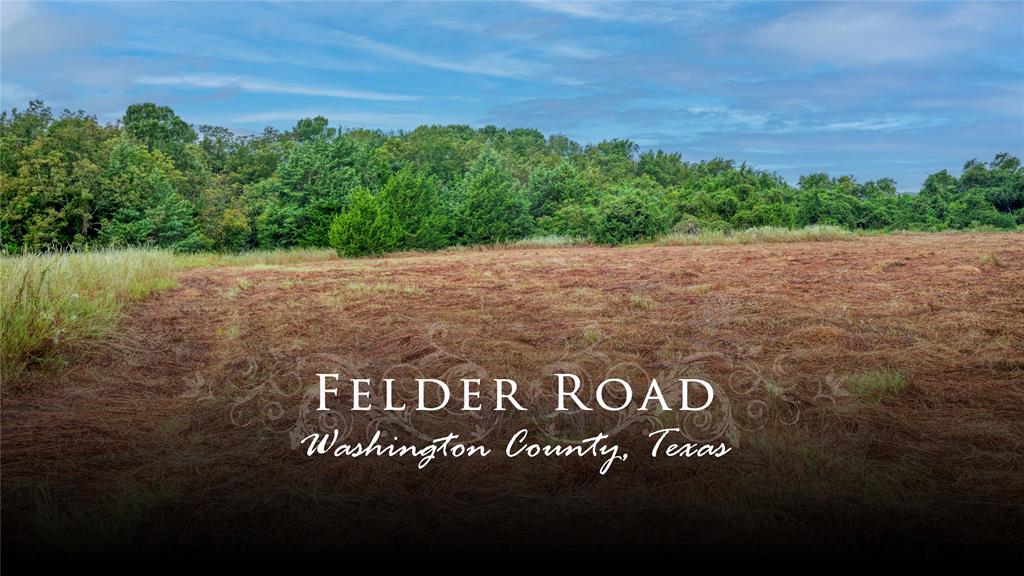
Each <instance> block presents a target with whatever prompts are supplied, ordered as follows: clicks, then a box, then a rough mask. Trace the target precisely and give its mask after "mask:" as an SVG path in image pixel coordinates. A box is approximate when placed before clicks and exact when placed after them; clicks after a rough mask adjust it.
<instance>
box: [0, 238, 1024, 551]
mask: <svg viewBox="0 0 1024 576" xmlns="http://www.w3.org/2000/svg"><path fill="white" fill-rule="evenodd" d="M556 367H563V368H564V367H571V368H572V369H573V370H574V371H575V372H576V373H579V374H585V375H587V376H588V378H589V380H590V382H591V383H592V382H594V381H596V380H599V379H601V378H603V377H605V376H608V375H616V376H629V377H630V378H633V379H635V380H636V381H637V382H641V381H644V379H647V381H649V378H650V377H659V379H661V378H666V377H671V376H672V375H686V376H691V377H696V378H705V379H707V380H709V381H711V382H712V383H714V384H715V385H716V389H718V390H720V393H721V396H720V401H719V402H718V403H716V405H715V406H714V407H713V409H712V410H711V411H710V412H709V413H708V414H706V415H705V416H706V418H703V419H702V418H700V417H696V416H694V415H691V416H690V417H684V416H683V415H681V414H682V413H679V414H677V413H661V414H655V415H653V416H650V417H640V416H636V415H635V414H633V415H622V414H609V413H602V412H597V411H595V412H594V413H588V414H583V415H577V416H565V417H559V418H554V419H552V418H550V417H549V416H547V411H546V409H545V408H544V407H545V403H546V402H547V401H548V400H549V398H548V394H549V391H550V390H551V389H552V387H553V383H552V380H551V378H550V375H551V374H552V373H553V370H554V369H555V368H556ZM318 372H339V373H342V374H343V378H344V377H345V375H350V376H352V377H357V376H361V377H369V378H374V379H376V378H380V377H383V376H388V375H390V376H394V377H399V378H401V377H403V376H408V375H413V374H416V375H421V376H423V377H442V376H444V377H447V378H453V379H454V378H457V377H461V376H464V375H478V376H484V377H509V378H514V379H516V380H517V381H518V382H520V384H521V385H523V386H525V387H526V388H527V389H528V393H529V394H532V395H533V398H534V399H535V402H534V403H533V404H532V405H533V406H536V407H537V408H536V409H534V410H531V411H530V412H526V413H510V414H506V415H504V416H503V417H501V418H497V417H495V416H494V413H493V412H492V413H488V412H485V413H483V414H480V415H477V416H475V417H471V416H466V415H465V414H463V413H455V412H452V413H447V412H439V413H429V414H412V415H406V416H404V417H397V416H394V415H388V414H384V413H381V412H370V413H365V414H358V415H355V414H353V413H348V412H346V413H344V414H341V415H340V416H339V418H338V421H337V422H336V424H337V425H338V427H339V428H341V429H342V430H343V431H348V432H349V438H350V440H365V439H366V437H367V433H368V431H371V430H376V429H378V428H379V429H383V430H387V431H390V432H393V433H395V435H400V436H402V437H403V438H405V439H410V440H415V439H421V438H429V437H431V436H432V435H434V434H437V435H440V434H444V433H447V432H449V431H455V432H459V433H460V434H463V435H465V436H466V437H474V436H475V435H476V436H480V437H481V439H480V442H481V443H483V444H486V445H493V446H495V447H496V448H497V451H498V452H500V448H501V447H502V446H503V441H504V440H506V439H507V438H508V436H509V434H511V433H512V432H514V431H515V430H517V429H518V428H520V427H526V428H530V429H531V430H533V431H536V433H537V434H538V436H540V435H542V434H547V436H546V437H547V438H548V439H549V440H550V439H555V438H567V439H572V438H580V437H582V436H583V435H585V434H587V433H591V432H595V431H602V430H603V431H609V430H619V431H620V432H619V433H618V434H617V435H616V436H615V440H616V441H618V442H620V443H622V444H623V445H624V446H630V447H634V448H633V449H631V451H630V453H631V457H630V459H629V460H628V461H626V462H620V463H616V464H615V465H614V466H613V467H612V469H611V471H610V472H609V473H608V474H606V475H603V476H602V475H599V474H598V473H597V467H598V464H597V463H596V461H590V460H587V459H568V458H566V459H536V460H525V459H510V458H504V457H502V456H501V455H500V454H497V455H495V456H492V457H489V458H483V459H449V460H438V461H435V462H433V463H431V464H430V465H428V466H427V467H426V468H425V469H423V470H418V469H417V468H416V464H415V461H414V460H411V459H385V458H378V459H372V460H370V459H366V460H357V459H346V458H325V457H317V458H308V457H306V456H305V454H304V453H303V452H302V451H301V450H299V449H296V447H295V444H294V439H295V437H296V434H297V433H298V432H300V431H301V430H305V429H307V428H308V426H310V425H311V422H310V419H311V418H312V416H311V413H310V411H309V408H310V407H311V401H312V400H311V397H310V395H309V393H310V390H311V389H313V390H315V388H316V382H317V380H316V376H315V375H316V373H318ZM5 388H6V390H5V392H4V395H3V398H2V400H3V424H2V465H3V483H4V491H3V511H4V512H3V513H4V517H5V518H4V523H5V534H4V538H5V539H7V540H8V542H9V543H11V542H13V543H14V544H16V545H18V546H22V547H23V549H24V550H36V549H44V547H49V548H46V549H48V550H53V549H54V548H52V547H54V546H56V547H57V549H61V547H63V548H65V549H69V550H79V551H83V550H84V551H86V552H88V553H89V554H95V555H103V554H105V553H107V551H110V553H113V551H114V550H120V552H119V553H122V554H123V553H124V550H125V549H126V548H124V545H125V544H126V543H130V544H131V547H129V548H128V549H131V550H146V549H154V548H160V547H161V546H163V545H164V544H166V543H167V542H188V541H191V540H190V539H194V540H195V541H201V540H205V541H209V539H210V538H218V539H220V540H219V541H222V542H223V543H224V545H225V546H227V547H228V548H230V547H231V546H232V545H235V546H238V547H239V548H240V547H242V546H243V545H244V543H246V542H248V541H249V540H248V538H250V537H251V536H252V534H253V533H256V532H258V533H260V534H261V537H264V536H265V537H267V538H271V539H272V541H273V542H274V543H275V544H277V545H281V546H292V545H294V546H298V547H302V546H311V544H310V542H313V541H316V539H317V537H318V536H319V537H322V538H323V539H325V540H329V541H330V542H332V543H333V546H335V547H336V548H339V549H343V548H345V547H355V546H365V545H372V544H381V543H382V542H385V541H386V542H388V543H389V545H391V546H394V547H395V548H396V549H398V548H402V547H406V548H410V549H414V548H426V547H429V546H432V545H434V544H436V543H437V542H447V543H449V544H452V543H456V542H459V541H464V540H465V539H472V540H473V541H480V542H487V541H494V542H510V541H515V542H516V543H517V544H521V545H528V546H533V547H534V548H535V549H536V548H545V547H550V548H557V549H560V550H561V549H575V548H580V547H583V546H585V545H586V544H587V543H593V542H596V541H600V540H601V538H602V537H607V536H608V535H609V534H610V533H611V532H609V531H610V530H611V531H612V532H613V533H614V537H615V538H616V539H617V540H616V541H617V542H619V543H620V544H621V547H620V548H616V549H615V551H614V553H615V554H628V553H632V552H633V551H641V550H650V549H655V547H657V546H678V543H679V542H681V541H682V540H680V538H685V539H687V540H686V542H689V543H691V544H694V546H695V547H699V546H706V548H703V549H705V550H713V549H715V547H716V546H732V545H743V546H745V548H744V549H745V550H747V551H749V552H756V553H759V554H763V555H771V554H773V553H774V552H775V551H777V550H782V549H789V548H794V549H797V548H806V550H807V553H808V554H814V553H815V551H819V552H820V551H825V550H829V551H840V552H843V551H845V552H851V553H855V552H857V551H858V550H866V549H871V550H874V551H876V552H878V553H879V554H882V553H896V554H900V555H904V556H908V557H919V556H920V557H926V556H928V555H929V554H932V553H934V551H935V550H945V551H949V550H950V547H954V548H955V547H956V546H962V547H966V546H975V545H977V544H978V543H984V544H985V545H990V546H993V547H995V548H998V549H1000V550H1015V551H1017V552H1018V553H1019V552H1020V550H1021V546H1022V538H1024V531H1022V530H1021V528H1022V525H1024V504H1022V503H1024V235H1021V234H933V235H900V236H879V237H864V238H858V239H855V240H852V241H841V242H797V243H790V244H751V245H740V246H662V247H652V246H643V247H630V248H597V247H571V248H554V249H543V250H539V249H538V250H535V249H516V248H507V249H495V250H484V251H465V252H453V253H447V254H428V255H402V256H397V257H390V258H378V259H362V260H331V261H326V262H307V263H299V264H281V265H263V264H260V265H250V266H221V267H210V268H195V269H190V270H186V271H184V272H182V273H180V275H179V278H178V286H177V287H176V288H173V289H170V290H166V291H163V292H160V293H158V294H156V295H154V296H151V297H149V298H148V299H146V300H144V301H142V302H140V303H137V304H134V305H132V306H131V307H130V308H129V309H128V315H127V317H126V319H124V320H123V321H122V322H121V324H120V325H119V327H118V329H117V331H116V333H115V334H114V335H112V336H110V337H108V338H106V339H105V340H104V341H102V342H100V343H94V344H92V345H91V347H90V350H89V352H88V353H87V354H81V355H80V356H78V357H77V359H76V360H75V361H74V362H72V363H70V364H69V365H67V366H64V367H58V368H47V369H35V370H28V371H27V372H26V373H24V374H23V375H22V376H21V377H20V378H19V381H18V382H15V383H7V385H6V386H5ZM548 408H550V407H548ZM666 425H668V426H678V427H680V428H681V429H683V430H686V431H688V433H689V434H690V435H691V436H693V437H702V438H707V439H708V440H711V439H715V440H716V441H718V440H721V441H726V442H728V443H729V444H730V445H731V446H733V451H732V452H731V453H730V454H729V455H728V456H726V457H724V458H721V459H718V460H713V461H712V460H700V459H681V458H676V459H672V458H664V457H662V458H654V459H652V458H648V457H646V456H645V454H644V452H645V450H646V449H645V448H644V447H645V446H647V445H648V442H647V441H646V436H645V433H646V431H649V430H651V429H652V428H661V427H665V426H666ZM837 526H842V527H843V530H841V531H838V530H836V527H837ZM574 547H575V548H574ZM609 553H612V552H611V551H609Z"/></svg>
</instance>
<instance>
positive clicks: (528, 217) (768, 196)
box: [0, 101, 1024, 255]
mask: <svg viewBox="0 0 1024 576" xmlns="http://www.w3.org/2000/svg"><path fill="white" fill-rule="evenodd" d="M0 177H2V197H0V243H2V246H3V249H4V250H5V251H8V252H20V251H22V250H45V249H50V248H58V247H87V246H123V245H153V246H160V247H167V248H172V249H175V250H181V251H195V250H225V251H237V250H248V249H255V248H282V247H291V246H303V247H322V246H334V247H335V248H337V249H338V251H339V253H342V254H348V255H360V254H374V253H383V252H388V251H393V250H404V249H419V250H430V249H437V248H441V247H445V246H450V245H457V244H478V243H493V242H503V241H510V240H515V239H518V238H522V237H525V236H528V235H531V234H559V235H568V236H576V237H586V238H590V239H591V240H593V241H595V242H600V243H607V244H617V243H622V242H629V241H633V240H638V239H644V238H652V237H655V236H657V235H660V234H664V233H667V232H670V231H677V232H697V231H701V230H729V229H734V228H749V227H755V226H781V227H802V226H806V225H811V224H835V225H839V226H843V227H846V228H850V229H884V230H890V229H905V230H944V229H965V228H976V227H995V228H1013V227H1015V226H1017V225H1019V224H1022V223H1024V169H1022V167H1021V163H1020V161H1019V160H1018V159H1017V158H1015V157H1013V156H1010V155H1008V154H1000V155H998V156H996V157H995V158H994V159H993V160H992V161H991V162H988V163H985V162H979V161H976V160H972V161H970V162H968V163H967V164H965V165H964V169H963V171H962V173H961V174H960V175H959V176H955V175H953V174H950V173H948V172H947V171H945V170H944V171H941V172H938V173H936V174H932V175H931V176H929V177H928V179H927V180H926V181H925V183H924V185H923V186H922V188H921V190H920V191H919V192H918V193H917V194H900V193H897V190H896V186H895V183H894V182H893V181H892V180H891V179H885V178H883V179H881V180H875V181H869V182H863V183H861V182H857V181H856V180H855V179H854V178H852V177H850V176H840V177H833V176H830V175H828V174H824V173H821V174H809V175H807V176H803V177H801V178H800V180H799V183H798V185H797V186H795V187H794V186H791V185H789V184H788V183H786V181H784V180H783V179H782V178H781V177H779V176H778V175H776V174H773V173H770V172H764V171H759V170H755V169H753V168H751V167H749V166H747V165H745V164H741V165H736V164H735V163H734V162H733V161H731V160H724V159H714V160H710V161H705V162H684V161H683V160H682V158H681V157H680V155H679V154H676V153H666V152H662V151H660V150H658V151H650V152H641V151H640V150H639V148H638V146H637V145H636V144H635V143H634V142H631V141H629V140H609V141H604V142H600V143H598V144H593V145H586V146H583V145H580V144H578V143H576V142H574V141H572V140H570V139H569V138H567V137H565V136H561V135H553V136H548V137H545V136H544V135H543V134H541V133H540V132H538V131H537V130H530V129H512V130H506V129H502V128H496V127H494V126H487V127H485V128H481V129H473V128H471V127H469V126H462V125H453V126H420V127H419V128H416V129H415V130H412V131H410V132H396V133H389V132H381V131H371V130H339V129H336V128H332V127H331V126H330V125H329V123H328V121H327V119H325V118H321V117H317V118H306V119H302V120H299V121H298V122H297V123H296V125H295V127H294V128H293V129H291V130H288V131H278V130H274V129H272V128H267V129H266V130H264V131H263V133H261V134H259V135H255V136H253V135H248V136H241V135H236V134H234V133H232V132H231V131H230V130H228V129H226V128H221V127H217V126H199V127H198V128H195V127H193V126H191V125H189V124H188V123H186V122H185V121H183V120H182V119H181V118H179V117H178V116H177V115H176V114H175V113H174V112H173V111H172V110H171V109H170V108H167V107H162V106H157V105H155V104H137V105H132V106H129V107H128V110H127V111H126V112H125V115H124V117H123V118H122V119H121V120H120V121H119V122H118V123H116V124H110V125H102V124H100V123H98V122H97V121H96V119H95V117H92V116H89V115H86V114H85V113H83V112H69V111H65V112H64V113H63V114H61V115H60V116H59V117H56V116H54V114H53V112H52V111H51V110H50V109H49V108H47V107H46V106H45V105H44V104H43V103H42V102H39V101H35V102H32V103H31V104H30V106H29V107H28V109H27V110H23V111H19V110H17V109H15V110H11V111H10V112H7V111H4V112H3V113H2V115H0Z"/></svg>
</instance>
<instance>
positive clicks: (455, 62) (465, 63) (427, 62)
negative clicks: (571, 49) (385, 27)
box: [333, 31, 545, 78]
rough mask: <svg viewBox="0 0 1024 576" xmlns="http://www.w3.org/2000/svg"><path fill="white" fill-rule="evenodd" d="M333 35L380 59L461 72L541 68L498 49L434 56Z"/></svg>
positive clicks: (513, 73)
mask: <svg viewBox="0 0 1024 576" xmlns="http://www.w3.org/2000/svg"><path fill="white" fill-rule="evenodd" d="M333 37H334V38H336V39H338V40H340V41H342V42H343V43H344V44H346V45H347V46H349V47H353V48H357V49H359V50H363V51H365V52H369V53H371V54H374V55H376V56H380V57H383V58H388V59H391V60H396V61H398V62H404V63H407V64H415V65H417V66H425V67H427V68H435V69H438V70H448V71H451V72H461V73H464V74H479V75H484V76H498V77H504V78H517V77H525V76H532V75H535V74H536V73H538V72H539V71H540V70H541V69H542V68H545V67H543V66H538V65H537V64H535V63H533V62H529V61H526V60H521V59H518V58H515V57H512V56H510V55H508V54H505V53H501V52H497V53H491V54H487V55H485V56H478V57H470V58H460V59H454V58H447V57H442V56H434V55H431V54H429V53H427V52H425V51H421V50H410V49H408V48H403V47H401V46H396V45H393V44H387V43H384V42H380V41H378V40H374V39H372V38H368V37H366V36H359V35H357V34H350V33H348V32H340V31H336V32H334V34H333Z"/></svg>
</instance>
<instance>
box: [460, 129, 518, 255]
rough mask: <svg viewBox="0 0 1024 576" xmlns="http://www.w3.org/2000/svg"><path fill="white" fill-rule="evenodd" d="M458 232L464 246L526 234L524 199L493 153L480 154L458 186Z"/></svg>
mask: <svg viewBox="0 0 1024 576" xmlns="http://www.w3.org/2000/svg"><path fill="white" fill-rule="evenodd" d="M459 191H460V196H461V198H462V206H461V207H460V215H459V223H460V226H459V231H460V233H461V235H462V241H463V242H465V243H467V244H490V243H494V242H507V241H509V240H516V239H518V238H522V237H524V236H526V235H527V234H529V233H530V230H531V229H532V227H533V220H532V219H531V218H530V212H529V207H528V204H527V201H526V196H525V195H524V194H523V192H522V190H521V189H520V188H519V186H518V185H517V184H516V182H515V181H514V180H513V179H512V177H511V176H510V175H509V173H508V171H506V170H505V168H504V166H502V163H501V160H500V159H499V158H498V155H497V154H496V153H495V152H494V151H493V150H490V149H488V150H485V151H484V152H482V153H481V154H480V158H478V159H477V161H476V163H475V164H473V167H472V168H471V169H470V170H469V172H467V173H466V176H465V177H464V178H463V179H462V181H461V182H460V184H459Z"/></svg>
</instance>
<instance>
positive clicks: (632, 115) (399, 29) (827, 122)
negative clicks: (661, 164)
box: [0, 0, 1024, 191]
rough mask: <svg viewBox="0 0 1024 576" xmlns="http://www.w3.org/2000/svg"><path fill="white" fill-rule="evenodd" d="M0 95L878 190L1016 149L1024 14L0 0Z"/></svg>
mask: <svg viewBox="0 0 1024 576" xmlns="http://www.w3.org/2000/svg"><path fill="white" fill-rule="evenodd" d="M0 50H2V52H0V104H2V108H3V109H11V108H24V107H25V106H26V104H27V103H28V101H29V100H31V99H42V100H44V101H45V102H46V103H47V105H49V106H51V107H53V108H54V109H55V110H63V109H65V108H67V109H71V110H79V109H82V110H85V111H86V112H88V113H90V114H94V115H96V116H97V118H98V119H99V120H100V121H101V122H113V121H116V120H117V119H118V118H119V117H120V116H121V115H123V113H124V109H125V108H126V107H127V106H128V105H129V104H132V103H136V102H156V103H159V104H162V105H167V106H170V107H172V108H173V109H174V110H175V111H176V112H177V113H178V114H179V115H180V116H181V117H182V118H184V119H185V120H186V121H188V122H190V123H192V124H194V125H197V126H198V125H201V124H216V125H220V126H226V127H228V128H231V129H233V130H235V131H236V132H239V133H256V132H259V131H261V130H262V129H263V128H264V127H265V126H273V127H276V128H281V129H286V128H289V127H291V126H293V125H294V123H295V121H296V120H297V119H299V118H301V117H308V116H314V115H323V116H326V117H327V118H329V119H330V121H331V123H332V125H337V126H342V127H365V128H380V129H384V130H398V129H411V128H415V127H416V126H418V125H420V124H449V123H458V124H470V125H472V126H475V127H480V126H485V125H488V124H494V125H497V126H503V127H507V128H515V127H527V128H537V129H539V130H541V131H542V132H544V133H545V134H553V133H561V134H566V135H568V136H570V137H572V138H573V139H575V140H578V141H580V142H583V143H594V142H598V141H600V140H603V139H610V138H630V139H632V140H634V141H636V142H637V143H638V144H639V145H640V146H641V148H642V149H650V148H661V149H663V150H667V151H673V152H680V153H681V154H682V156H683V158H684V159H685V160H688V161H697V160H702V159H710V158H714V157H719V156H721V157H726V158H732V159H735V160H736V161H738V162H746V163H748V164H750V165H752V166H754V167H757V168H760V169H765V170H771V171H774V172H777V173H779V174H781V175H782V176H784V177H785V178H786V179H787V180H789V181H791V182H795V181H796V179H797V178H798V177H799V176H800V175H801V174H808V173H811V172H821V171H824V172H829V173H831V174H834V175H840V174H851V175H853V176H855V177H857V178H858V179H859V180H869V179H876V178H880V177H885V176H888V177H892V178H894V179H895V180H896V182H897V187H898V188H899V189H901V190H905V191H913V190H916V189H917V188H918V186H919V185H920V183H921V182H922V181H923V180H924V178H925V177H926V176H927V175H928V174H930V173H933V172H936V171H938V170H941V169H949V170H951V171H952V172H954V173H959V171H960V169H961V167H962V166H963V163H964V162H965V161H966V160H970V159H972V158H978V159H981V160H985V161H987V160H990V159H991V158H992V157H993V156H994V155H995V154H996V153H999V152H1010V153H1012V154H1014V155H1016V156H1019V157H1021V156H1024V2H999V3H983V2H941V3H924V2H917V3H882V2H858V3H836V2H830V3H812V2H759V3H719V2H696V3H682V2H672V3H647V2H622V3H596V2H527V1H523V2H508V3H485V2H451V3H440V2H413V3H382V2H373V3H354V2H330V3H316V2H298V3H287V2H273V3H255V2H231V3H214V2H188V3H170V2H138V3H136V2H74V3H58V2H28V3H22V2H10V1H7V0H3V1H2V3H0Z"/></svg>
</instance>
